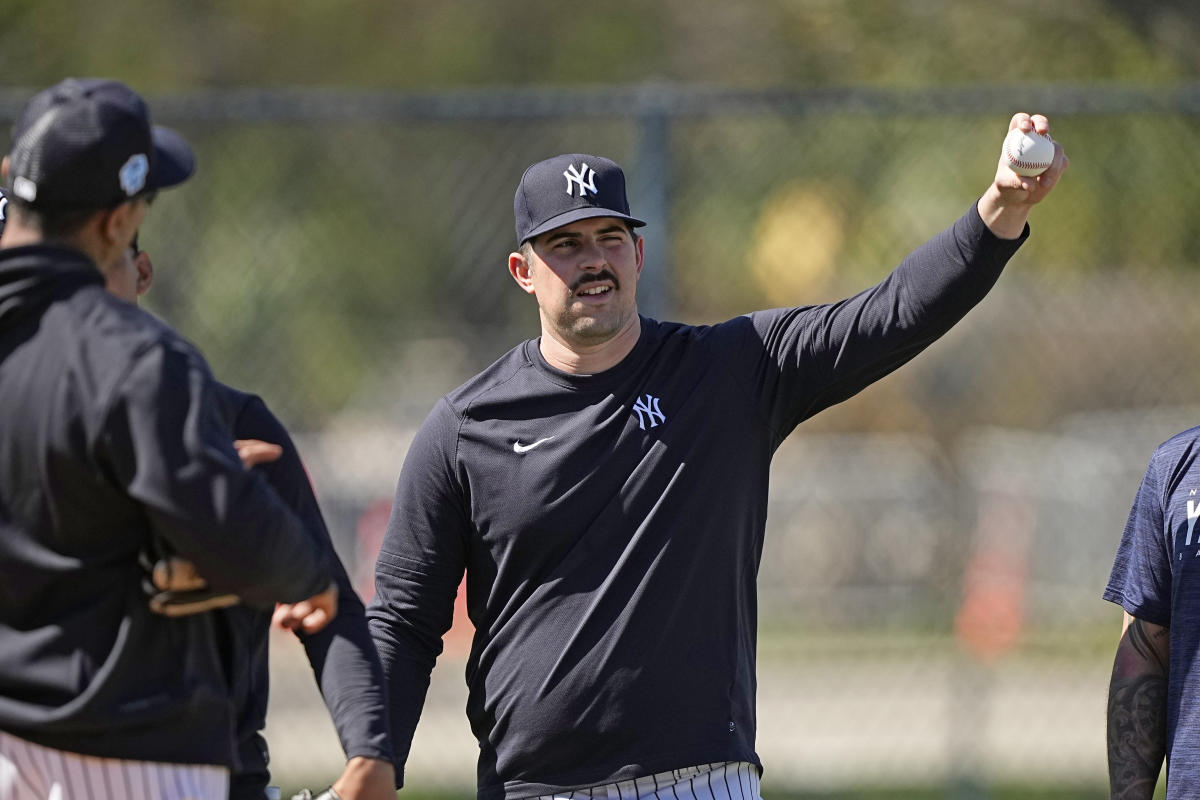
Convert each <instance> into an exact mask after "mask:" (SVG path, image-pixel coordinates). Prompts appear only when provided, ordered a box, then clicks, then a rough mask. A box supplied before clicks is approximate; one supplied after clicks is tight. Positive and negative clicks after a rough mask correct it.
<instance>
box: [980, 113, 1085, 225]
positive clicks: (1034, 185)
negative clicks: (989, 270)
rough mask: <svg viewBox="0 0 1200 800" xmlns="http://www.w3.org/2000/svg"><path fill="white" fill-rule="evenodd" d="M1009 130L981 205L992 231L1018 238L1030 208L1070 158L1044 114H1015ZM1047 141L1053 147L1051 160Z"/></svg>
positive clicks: (981, 210)
mask: <svg viewBox="0 0 1200 800" xmlns="http://www.w3.org/2000/svg"><path fill="white" fill-rule="evenodd" d="M1008 131H1009V133H1008V137H1011V139H1010V138H1007V137H1006V138H1005V140H1004V143H1003V145H1002V146H1001V153H1000V163H999V164H998V165H997V167H996V177H995V179H994V180H993V181H992V185H991V186H989V187H988V190H987V191H986V192H985V193H984V195H983V197H981V198H980V199H979V205H978V208H979V216H980V217H982V218H983V221H984V223H985V224H986V225H987V226H988V228H990V229H991V231H992V233H994V234H996V235H997V236H999V237H1000V238H1002V239H1015V238H1017V237H1018V236H1020V235H1021V232H1022V231H1024V230H1025V223H1026V222H1027V221H1028V219H1029V211H1030V209H1032V208H1033V206H1034V205H1036V204H1037V203H1040V202H1041V201H1042V200H1043V199H1045V197H1046V195H1048V194H1049V193H1050V190H1051V189H1053V188H1054V186H1055V185H1056V184H1057V183H1058V181H1059V179H1060V178H1061V177H1062V174H1063V172H1065V171H1066V169H1067V165H1068V164H1069V163H1070V162H1069V160H1068V159H1067V154H1066V153H1065V152H1064V151H1063V146H1062V145H1061V144H1060V143H1058V142H1056V141H1054V140H1053V139H1052V138H1051V137H1050V121H1049V120H1048V119H1046V118H1045V117H1044V116H1042V115H1041V114H1032V115H1030V114H1025V113H1020V114H1014V115H1013V118H1012V119H1011V120H1010V121H1009V123H1008ZM1026 141H1028V143H1026ZM1047 145H1051V146H1052V147H1053V150H1052V154H1049V159H1048V160H1047V158H1046V156H1047V155H1048V154H1047V152H1046V146H1047ZM1043 165H1044V166H1043ZM1014 168H1015V169H1014ZM1017 170H1020V172H1018V171H1017ZM1022 173H1027V174H1022Z"/></svg>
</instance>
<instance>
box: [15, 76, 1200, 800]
mask: <svg viewBox="0 0 1200 800" xmlns="http://www.w3.org/2000/svg"><path fill="white" fill-rule="evenodd" d="M28 94H29V93H28V92H23V91H20V90H7V91H4V92H0V117H7V118H8V119H11V116H12V114H13V113H14V112H15V110H16V109H17V108H19V105H20V103H21V102H22V101H23V100H24V99H25V97H27V96H28ZM151 107H152V108H153V109H155V112H156V117H157V119H158V121H160V122H163V123H166V124H169V125H171V126H173V127H176V128H178V129H180V130H181V131H183V132H184V133H185V135H186V136H187V137H188V138H189V140H190V141H192V142H193V143H194V145H195V147H196V149H197V151H198V153H199V158H200V169H199V172H198V174H197V176H196V178H195V179H194V180H193V181H192V182H190V183H189V184H188V185H186V186H185V187H184V188H183V189H181V190H179V191H174V192H170V193H167V194H165V195H164V196H163V197H162V198H161V199H160V200H158V201H157V203H156V205H155V207H154V209H153V210H152V212H151V215H150V217H149V219H148V221H147V223H146V224H145V226H144V229H143V231H142V236H141V242H142V244H143V246H144V247H145V248H146V249H147V250H149V251H150V252H151V254H152V256H153V257H154V260H155V263H156V267H157V274H156V278H155V286H154V288H153V289H152V290H151V293H150V295H149V306H150V308H151V309H152V310H154V311H155V312H156V313H159V314H161V315H162V316H163V317H165V318H166V319H167V320H168V321H170V322H172V323H174V324H175V325H176V326H177V327H179V328H180V329H181V330H183V331H184V333H185V334H187V335H188V336H190V337H191V338H192V339H194V340H195V341H196V342H197V343H198V344H199V345H200V346H201V349H203V350H204V351H205V352H206V353H207V354H208V355H209V357H210V360H211V361H212V363H213V366H214V370H215V372H216V373H217V375H218V376H220V377H222V378H223V379H225V380H226V381H228V382H230V383H232V384H234V385H237V386H239V387H241V388H245V389H248V390H253V391H257V392H258V393H260V394H261V395H263V396H264V397H265V398H266V399H267V401H268V402H269V403H270V404H271V405H272V406H273V407H274V408H275V410H276V411H277V412H278V413H279V414H280V416H281V417H282V418H283V419H284V421H285V422H287V423H288V424H289V426H290V427H291V428H292V429H293V430H295V431H296V432H297V440H298V442H299V444H300V447H301V452H302V454H303V455H304V456H305V458H306V461H307V464H308V466H309V469H310V471H311V475H312V478H313V481H314V484H315V486H316V488H317V490H318V494H319V495H320V496H321V499H322V502H323V505H324V507H325V510H326V513H327V516H328V518H329V522H330V527H331V529H332V530H333V532H334V535H335V537H336V538H337V541H338V546H339V549H340V550H341V552H342V554H343V556H344V558H345V559H346V561H347V563H348V565H349V566H350V567H351V570H352V572H354V573H355V574H356V575H357V576H358V578H359V580H360V586H361V589H362V591H363V592H364V594H369V593H370V591H371V587H370V573H371V567H372V558H373V552H374V549H375V548H376V547H377V546H378V542H379V537H380V536H381V534H382V529H383V525H384V523H385V522H386V517H387V510H388V503H389V498H390V496H391V492H392V489H393V486H394V481H395V479H396V475H397V474H398V472H399V468H400V464H401V462H402V460H403V457H404V454H405V450H406V448H407V445H408V442H409V441H410V439H411V436H412V433H413V431H414V429H415V428H416V426H417V425H419V424H420V421H421V419H422V418H423V417H424V414H425V413H426V412H427V411H428V410H429V408H430V407H431V406H432V404H433V402H434V401H435V400H436V399H437V398H438V397H439V396H440V395H442V394H444V393H445V392H447V391H449V390H450V389H452V388H454V387H455V386H456V385H458V383H460V382H461V381H462V380H464V379H466V378H467V377H469V376H470V375H471V374H473V373H474V372H475V371H477V370H478V369H480V368H482V367H483V366H485V365H486V364H488V363H490V362H491V361H492V360H494V359H495V358H497V357H498V356H499V355H500V354H501V353H502V352H504V351H505V350H506V349H508V348H509V347H511V346H512V345H514V344H516V343H517V342H518V341H520V340H521V339H523V338H527V337H529V336H532V335H536V333H537V322H536V319H537V317H536V310H535V308H534V306H533V303H532V301H531V300H530V299H529V298H528V297H527V296H525V295H524V294H523V293H521V292H519V291H516V290H515V289H514V287H513V286H512V285H511V279H510V278H509V277H508V275H507V272H506V268H505V258H506V256H507V254H508V252H509V251H510V250H511V249H512V248H513V245H514V241H513V232H512V211H511V209H512V205H511V202H512V192H513V189H514V188H515V186H516V182H517V180H518V179H519V177H520V175H521V173H522V171H523V170H524V168H525V167H526V166H528V165H529V164H530V163H533V162H534V161H537V160H540V159H542V158H544V157H547V156H549V155H553V154H556V153H560V152H595V153H599V154H603V155H606V156H609V157H611V158H614V159H615V160H616V161H618V162H619V163H621V164H623V165H624V166H625V168H626V172H627V174H628V176H629V179H630V186H631V203H632V206H633V209H634V213H635V214H638V215H639V216H641V217H642V218H644V219H647V220H648V221H649V222H650V225H649V226H648V227H647V228H646V229H645V235H646V239H647V243H646V252H647V270H646V276H645V278H644V279H643V282H642V284H640V287H639V291H640V298H639V300H640V303H641V306H642V310H643V311H644V312H646V313H649V314H650V315H652V316H660V317H666V318H676V319H683V320H685V321H690V322H710V321H716V320H720V319H725V318H728V317H730V316H733V315H735V314H739V313H743V312H745V311H749V310H752V309H755V308H763V307H768V306H776V305H794V304H798V303H811V302H819V301H825V300H832V299H836V298H838V297H841V296H844V295H846V294H849V293H850V292H852V291H855V290H857V289H859V288H862V287H864V286H866V285H869V284H870V283H873V282H875V281H876V280H878V279H880V278H881V277H882V276H883V275H884V274H886V272H887V271H888V270H889V269H890V268H891V266H893V265H894V264H895V263H897V262H898V261H899V260H900V259H901V258H902V257H903V256H904V255H905V254H906V253H907V252H908V251H910V250H911V249H913V248H914V247H915V246H917V245H918V244H920V243H921V242H922V241H924V240H925V239H927V238H928V237H929V236H931V235H933V234H934V233H936V232H937V231H938V230H940V229H941V228H943V227H945V226H946V225H948V224H949V223H950V222H951V221H952V220H953V219H954V218H955V217H957V216H958V215H959V214H961V213H962V212H963V211H964V210H966V209H967V208H968V206H969V204H970V203H971V202H972V201H973V200H974V199H975V198H976V197H977V196H978V195H979V194H980V193H981V192H982V191H983V190H984V188H985V187H986V186H987V184H988V182H989V181H990V180H991V177H992V174H993V172H994V169H995V165H996V157H997V155H998V152H999V145H1000V141H1001V139H1002V137H1003V134H1004V132H1005V129H1006V125H1007V122H1008V119H1009V116H1010V115H1011V113H1012V112H1014V111H1017V110H1029V111H1039V112H1044V113H1047V114H1048V115H1049V116H1051V119H1052V124H1053V130H1054V133H1055V137H1056V138H1057V139H1059V140H1061V141H1063V142H1065V144H1066V147H1067V150H1068V152H1069V153H1070V155H1071V158H1072V167H1071V169H1070V171H1069V172H1068V174H1067V176H1066V178H1065V180H1064V182H1063V183H1062V185H1061V186H1060V187H1059V188H1058V189H1056V190H1055V193H1054V194H1053V195H1052V196H1051V197H1050V199H1049V200H1048V201H1047V202H1046V204H1045V206H1044V207H1042V208H1038V209H1037V210H1036V211H1035V214H1034V219H1033V235H1032V237H1031V239H1030V240H1029V241H1028V242H1027V243H1026V244H1025V246H1024V247H1023V248H1022V250H1021V251H1020V252H1019V253H1018V255H1017V256H1016V257H1015V259H1014V260H1013V263H1012V264H1011V265H1010V267H1009V269H1008V272H1007V274H1006V275H1005V276H1004V277H1003V278H1002V279H1001V281H1000V284H999V285H998V287H997V288H996V289H995V290H994V291H993V292H992V295H991V296H990V297H989V298H987V299H986V300H985V301H984V303H983V304H982V305H981V306H980V307H979V308H977V309H976V310H975V311H973V312H972V313H971V314H970V315H969V316H968V317H967V319H966V320H964V321H963V322H962V323H961V324H960V325H959V326H958V327H957V328H955V330H953V331H951V332H950V333H949V334H948V335H947V336H946V337H945V338H944V339H943V340H942V341H941V342H939V343H937V344H935V345H934V346H933V347H931V348H930V350H929V351H928V352H927V353H925V354H923V355H922V356H921V357H920V358H918V359H917V360H916V361H915V362H914V363H912V364H910V365H908V366H906V367H905V368H904V369H902V370H901V371H900V372H898V373H897V374H895V375H893V376H890V377H888V378H887V379H885V380H884V381H883V382H881V383H880V384H878V385H876V386H874V387H871V388H870V389H868V390H866V391H865V392H863V394H862V395H860V396H859V397H857V398H854V399H852V400H850V401H848V402H847V403H845V404H843V405H841V406H839V407H837V408H834V409H830V410H829V411H827V412H825V413H823V414H822V415H820V416H818V417H817V418H815V419H813V420H811V421H809V422H807V423H805V424H804V425H803V426H801V428H800V430H799V431H798V432H797V433H796V434H794V435H793V436H792V437H791V439H789V441H788V442H786V443H785V445H784V447H783V448H782V449H781V450H780V452H779V454H778V455H777V457H776V461H775V465H774V469H773V473H772V480H773V488H772V493H771V508H770V518H769V522H768V536H767V546H766V553H765V555H764V560H763V566H762V569H761V572H760V576H759V583H760V592H761V628H762V630H761V634H760V659H761V661H760V673H761V674H760V687H759V705H760V733H759V746H760V753H761V754H762V756H763V758H764V759H765V763H766V765H767V775H766V783H765V784H764V786H765V791H766V792H768V794H769V793H770V791H771V789H772V787H775V788H776V789H777V790H782V789H785V788H789V787H790V788H808V789H813V788H822V787H826V788H827V787H835V786H845V785H850V784H874V785H881V786H901V785H909V784H911V785H921V786H933V785H952V786H954V785H958V786H980V785H987V784H989V783H992V782H1004V781H1014V782H1021V781H1035V782H1038V783H1042V784H1049V785H1067V784H1071V785H1083V786H1098V785H1101V784H1103V782H1104V747H1103V716H1104V704H1105V699H1104V698H1105V690H1106V686H1105V684H1106V679H1107V673H1108V669H1109V665H1110V664H1111V654H1112V651H1113V648H1114V647H1115V644H1116V638H1117V633H1118V631H1119V612H1118V611H1117V609H1115V608H1114V607H1112V606H1109V605H1108V604H1106V603H1104V602H1102V601H1101V600H1100V599H1099V594H1100V591H1101V589H1102V587H1103V583H1104V580H1105V578H1106V576H1107V570H1108V566H1109V564H1110V562H1111V558H1112V554H1113V551H1114V548H1115V545H1116V542H1117V539H1118V537H1119V534H1120V531H1121V528H1122V525H1123V523H1124V517H1125V514H1126V513H1127V510H1128V506H1129V503H1130V501H1131V500H1132V498H1133V494H1134V491H1135V489H1136V487H1137V483H1138V481H1139V479H1140V476H1141V473H1142V471H1143V469H1144V467H1145V464H1146V462H1147V460H1148V458H1149V455H1150V452H1151V450H1152V449H1153V447H1154V445H1155V444H1157V443H1158V442H1159V441H1162V440H1163V439H1165V438H1167V437H1168V436H1169V435H1171V434H1173V433H1175V432H1176V431H1178V430H1181V429H1183V428H1186V427H1188V426H1190V425H1191V424H1194V423H1196V422H1200V408H1196V407H1193V406H1192V404H1193V403H1195V402H1196V398H1197V396H1198V392H1197V390H1198V388H1200V387H1198V386H1197V384H1198V383H1200V371H1198V370H1196V369H1194V367H1193V363H1194V360H1195V359H1194V356H1195V353H1196V352H1197V345H1196V342H1197V341H1200V336H1198V334H1200V314H1196V313H1194V312H1193V311H1192V309H1191V306H1192V301H1191V297H1192V291H1191V290H1192V289H1196V290H1197V291H1198V292H1200V271H1198V269H1197V267H1200V226H1198V225H1197V223H1196V222H1195V220H1198V219H1200V191H1197V190H1198V189H1200V168H1198V167H1197V164H1200V160H1198V159H1196V158H1195V154H1196V153H1197V152H1200V123H1198V117H1197V111H1200V87H1198V86H1185V87H1175V88H1167V89H1128V88H1126V89H1118V88H1112V87H1059V86H1041V87H999V88H998V87H961V88H954V89H943V90H922V91H874V90H844V91H822V92H733V91H712V90H700V89H687V88H680V87H673V86H657V85H650V86H643V87H634V88H621V89H597V88H593V89H583V90H580V91H563V90H556V91H545V92H539V91H522V92H507V93H505V92H480V93H452V94H437V95H432V94H431V95H403V94H391V93H359V92H351V91H336V92H335V91H328V92H308V91H306V92H290V91H249V90H247V91H240V92H224V93H215V94H208V93H205V94H187V95H175V96H165V97H156V98H151ZM469 636H470V634H469V630H465V629H464V625H462V624H460V625H458V626H456V629H455V631H453V632H452V634H451V636H450V640H449V641H448V644H447V652H446V654H445V655H444V656H443V657H442V659H441V662H440V663H439V666H438V668H437V670H435V677H434V684H433V687H432V689H431V692H430V699H429V702H428V703H427V707H426V713H425V715H424V717H423V719H422V722H421V726H420V727H419V729H418V731H417V742H416V745H415V746H414V748H413V756H412V759H411V761H410V764H409V782H410V785H412V786H413V787H415V788H421V787H423V788H427V789H429V788H434V789H438V788H440V789H450V790H455V791H458V790H462V791H463V793H464V794H466V793H468V792H469V790H470V787H471V785H472V783H473V779H474V758H475V755H476V753H477V748H476V746H475V744H474V742H473V740H472V739H471V737H470V734H469V731H468V729H467V725H466V721H465V716H464V712H463V706H464V703H465V688H464V687H463V680H462V671H463V667H464V662H465V653H466V649H467V648H468V647H469ZM273 650H274V655H273V662H274V666H273V668H274V670H275V680H274V685H273V693H272V694H273V697H272V706H271V709H272V710H271V720H270V725H269V728H268V736H269V738H270V740H271V742H272V745H273V748H274V763H275V770H276V773H277V774H278V775H279V776H280V777H281V778H282V779H283V781H284V782H285V783H287V782H289V781H291V782H298V781H302V780H313V781H319V780H322V779H325V780H327V779H328V778H329V777H330V776H331V775H333V774H335V773H336V770H337V769H338V766H339V764H340V762H341V754H340V752H339V749H338V745H337V741H336V739H335V738H334V736H333V733H332V729H331V728H330V727H329V726H328V722H327V721H323V720H327V717H325V715H324V713H323V711H322V709H321V705H320V700H319V698H318V697H317V695H316V691H315V688H313V687H312V681H311V676H310V675H309V674H308V669H307V666H306V665H305V664H304V660H303V655H302V651H301V650H300V649H299V648H298V647H297V646H296V645H295V644H294V642H292V641H290V640H288V639H287V638H285V637H278V638H277V639H276V641H275V642H274V645H273Z"/></svg>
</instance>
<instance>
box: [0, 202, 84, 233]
mask: <svg viewBox="0 0 1200 800" xmlns="http://www.w3.org/2000/svg"><path fill="white" fill-rule="evenodd" d="M99 210H100V209H95V208H93V209H88V210H85V211H39V210H38V209H36V208H34V207H33V206H31V205H29V204H28V203H26V202H25V201H24V200H22V199H21V198H19V197H15V196H13V195H9V196H8V214H9V215H10V216H11V215H13V214H14V213H15V214H16V216H18V217H20V219H21V222H22V223H24V224H25V225H28V226H30V227H32V228H37V229H38V230H39V231H40V232H41V234H42V238H43V239H69V238H71V237H72V236H74V235H75V234H76V233H78V232H79V230H80V229H81V228H83V226H84V225H86V224H87V221H88V220H89V219H91V217H92V215H93V214H95V213H96V212H97V211H99Z"/></svg>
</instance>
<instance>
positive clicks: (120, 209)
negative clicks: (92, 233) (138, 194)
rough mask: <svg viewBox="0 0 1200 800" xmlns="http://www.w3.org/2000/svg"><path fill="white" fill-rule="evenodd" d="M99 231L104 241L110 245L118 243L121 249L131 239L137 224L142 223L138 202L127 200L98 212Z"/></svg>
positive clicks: (135, 231) (126, 245)
mask: <svg viewBox="0 0 1200 800" xmlns="http://www.w3.org/2000/svg"><path fill="white" fill-rule="evenodd" d="M99 213H100V214H101V215H102V216H101V218H100V225H99V233H100V236H101V237H102V238H103V239H104V243H105V244H106V245H108V246H110V247H112V246H115V245H119V246H120V247H121V248H122V249H123V248H126V247H128V246H129V243H130V242H132V241H133V235H134V234H135V233H137V229H138V226H139V225H141V224H142V216H143V214H142V213H141V208H140V203H139V202H138V201H137V200H129V201H127V202H124V203H121V204H120V205H117V206H114V207H112V208H110V209H108V210H106V211H101V212H99Z"/></svg>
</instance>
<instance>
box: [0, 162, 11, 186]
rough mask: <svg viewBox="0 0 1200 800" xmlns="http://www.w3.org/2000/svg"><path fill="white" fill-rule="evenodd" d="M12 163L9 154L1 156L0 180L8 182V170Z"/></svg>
mask: <svg viewBox="0 0 1200 800" xmlns="http://www.w3.org/2000/svg"><path fill="white" fill-rule="evenodd" d="M11 164H12V159H10V158H9V157H8V156H5V157H4V158H0V181H4V182H5V183H8V170H9V166H10V165H11Z"/></svg>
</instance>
